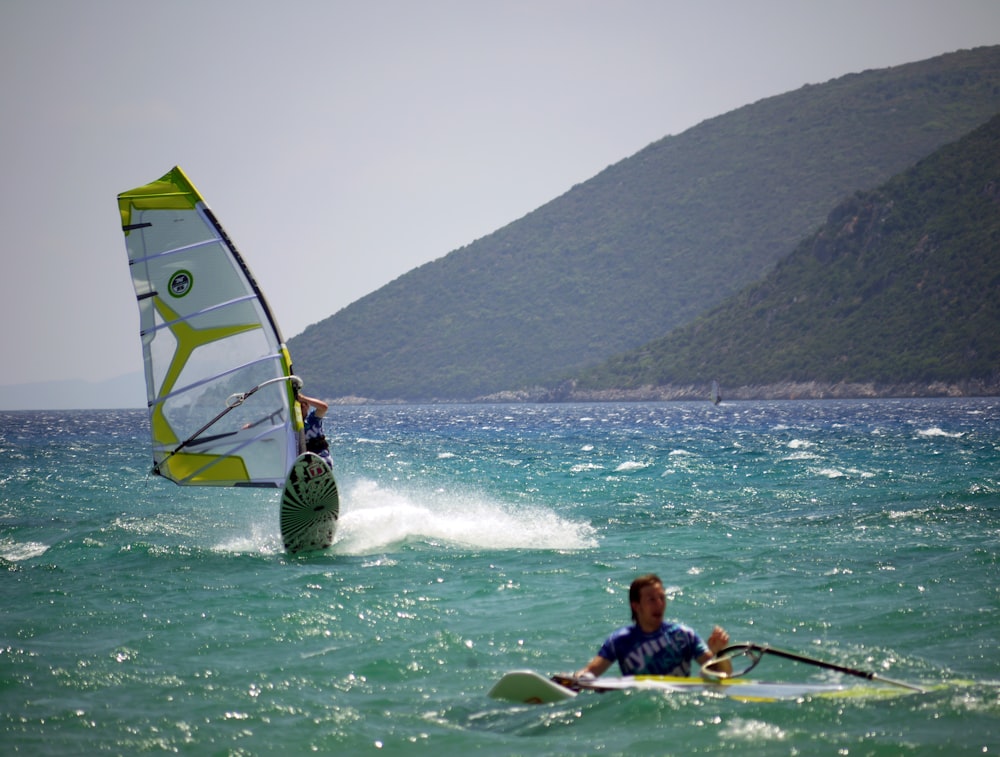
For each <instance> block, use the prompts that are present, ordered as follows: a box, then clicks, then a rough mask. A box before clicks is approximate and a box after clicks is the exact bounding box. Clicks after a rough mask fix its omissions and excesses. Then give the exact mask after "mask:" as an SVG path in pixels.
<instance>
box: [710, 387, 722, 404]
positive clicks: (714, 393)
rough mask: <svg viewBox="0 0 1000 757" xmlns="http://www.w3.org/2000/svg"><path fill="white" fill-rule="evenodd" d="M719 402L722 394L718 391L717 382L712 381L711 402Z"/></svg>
mask: <svg viewBox="0 0 1000 757" xmlns="http://www.w3.org/2000/svg"><path fill="white" fill-rule="evenodd" d="M720 402H722V395H721V394H720V393H719V382H718V381H713V382H712V404H713V405H718V404H719V403H720Z"/></svg>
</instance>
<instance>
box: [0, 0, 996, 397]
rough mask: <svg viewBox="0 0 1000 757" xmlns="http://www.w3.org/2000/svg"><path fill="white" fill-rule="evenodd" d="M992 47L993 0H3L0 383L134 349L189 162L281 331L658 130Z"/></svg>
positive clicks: (131, 359) (135, 356) (94, 365)
mask: <svg viewBox="0 0 1000 757" xmlns="http://www.w3.org/2000/svg"><path fill="white" fill-rule="evenodd" d="M998 43H1000V0H947V1H946V0H933V1H931V0H827V1H826V2H816V1H813V0H770V1H766V0H764V1H754V0H732V1H725V2H724V1H721V0H699V1H698V2H694V1H693V0H685V1H683V2H682V1H680V0H677V1H675V0H603V1H601V2H597V1H595V0H524V1H522V0H490V1H488V2H487V0H423V1H421V0H358V1H357V2H340V1H339V0H328V1H323V0H315V1H313V0H282V1H281V2H276V1H275V0H270V1H269V2H258V1H256V0H214V1H213V0H197V1H194V0H171V1H170V2H152V1H148V0H120V1H119V0H88V1H86V2H84V1H82V0H0V102H2V116H0V166H2V172H0V186H2V193H3V194H2V202H0V234H2V237H0V239H2V246H0V255H2V259H3V276H2V277H0V322H2V324H3V329H2V336H0V340H2V341H0V345H2V348H3V356H4V357H3V360H2V361H0V385H10V384H20V383H31V382H36V381H45V380H57V379H66V378H72V379H76V378H79V379H85V380H103V379H108V378H112V377H115V376H119V375H122V374H126V373H132V372H135V371H138V370H140V369H141V354H140V346H139V336H138V328H139V326H138V321H139V319H138V309H137V307H136V303H135V297H134V293H133V290H132V285H131V281H130V278H129V274H128V265H127V262H126V256H125V247H124V241H123V238H122V234H121V229H120V220H119V217H118V212H117V203H116V196H117V194H118V193H119V192H122V191H124V190H126V189H131V188H133V187H136V186H139V185H141V184H145V183H148V182H149V181H152V180H154V179H156V178H159V177H160V176H161V175H163V174H164V173H166V172H167V171H168V170H169V169H170V168H171V167H173V166H174V165H180V166H181V167H182V168H183V169H184V170H185V172H186V173H187V174H188V176H189V177H190V178H191V180H192V181H193V182H194V184H195V185H196V186H197V187H198V188H199V190H201V192H202V194H203V195H204V196H205V198H206V200H207V201H208V204H209V205H210V206H211V207H212V208H213V210H215V212H216V215H218V217H219V219H220V221H221V222H222V224H223V225H224V226H225V227H226V229H227V231H228V232H229V234H230V236H231V237H232V238H233V240H234V242H235V243H236V245H237V247H239V248H240V250H241V251H242V253H243V255H244V257H245V258H246V260H247V262H248V263H249V265H250V267H251V268H252V269H253V271H254V273H255V275H256V277H257V279H258V281H259V283H260V284H261V286H262V287H263V289H264V292H265V294H266V296H267V298H268V300H269V301H270V304H271V306H272V309H273V310H274V311H275V315H276V317H277V319H278V321H279V323H280V324H281V327H282V330H283V331H284V335H285V337H286V338H291V337H292V336H295V335H296V334H298V333H300V332H301V331H302V330H303V329H304V328H305V327H306V326H308V325H309V324H311V323H314V322H316V321H319V320H322V319H323V318H325V317H327V316H329V315H331V314H333V313H335V312H336V311H338V310H340V309H341V308H343V307H345V306H347V305H349V304H350V303H351V302H353V301H355V300H357V299H358V298H360V297H362V296H364V295H365V294H367V293H369V292H371V291H373V290H375V289H378V288H379V287H380V286H382V285H383V284H386V283H388V282H389V281H391V280H392V279H394V278H396V277H398V276H400V275H402V274H403V273H406V272H407V271H408V270H410V269H412V268H414V267H416V266H418V265H420V264H422V263H425V262H428V261H430V260H434V259H436V258H440V257H442V256H444V255H445V254H447V253H448V252H450V251H451V250H453V249H455V248H457V247H460V246H462V245H465V244H468V243H470V242H472V241H474V240H475V239H478V238H479V237H482V236H485V235H487V234H489V233H491V232H493V231H495V230H496V229H498V228H500V227H501V226H504V225H506V224H508V223H510V222H511V221H514V220H516V219H517V218H520V217H521V216H523V215H525V214H526V213H528V212H530V211H531V210H534V209H535V208H537V207H538V206H540V205H542V204H544V203H545V202H547V201H549V200H551V199H553V198H554V197H557V196H558V195H560V194H562V193H563V192H565V191H566V190H568V189H570V188H571V187H572V186H573V185H574V184H577V183H580V182H582V181H585V180H587V179H589V178H590V177H592V176H594V175H595V174H596V173H598V172H599V171H601V170H602V169H603V168H605V167H606V166H608V165H610V164H612V163H616V162H618V161H619V160H621V159H623V158H625V157H628V156H629V155H632V154H634V153H635V152H637V151H638V150H640V149H642V148H643V147H645V146H646V145H647V144H649V143H650V142H653V141H655V140H657V139H660V138H661V137H664V136H666V135H668V134H678V133H680V132H682V131H684V130H686V129H688V128H690V127H691V126H694V125H695V124H697V123H698V122H700V121H702V120H704V119H706V118H710V117H712V116H716V115H719V114H721V113H725V112H727V111H730V110H733V109H734V108H737V107H740V106H742V105H745V104H747V103H751V102H754V101H756V100H759V99H761V98H764V97H768V96H771V95H776V94H781V93H783V92H787V91H789V90H792V89H796V88H798V87H800V86H802V85H803V84H807V83H819V82H824V81H827V80H829V79H832V78H835V77H838V76H841V75H843V74H847V73H852V72H858V71H863V70H865V69H869V68H882V67H885V66H893V65H897V64H901V63H907V62H911V61H916V60H922V59H925V58H929V57H932V56H935V55H938V54H941V53H946V52H951V51H954V50H958V49H962V48H971V47H977V46H980V45H992V44H998Z"/></svg>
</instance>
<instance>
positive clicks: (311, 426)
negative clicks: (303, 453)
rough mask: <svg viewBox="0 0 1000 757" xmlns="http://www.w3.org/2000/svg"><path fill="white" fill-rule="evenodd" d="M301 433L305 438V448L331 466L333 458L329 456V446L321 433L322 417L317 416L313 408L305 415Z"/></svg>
mask: <svg viewBox="0 0 1000 757" xmlns="http://www.w3.org/2000/svg"><path fill="white" fill-rule="evenodd" d="M302 433H303V435H304V436H305V438H306V449H308V450H309V451H310V452H315V453H316V454H317V455H319V456H320V457H322V458H323V459H324V460H326V461H327V462H328V463H330V464H331V466H332V465H333V459H332V458H331V457H330V448H329V447H328V446H327V443H326V435H325V434H324V433H323V419H322V418H319V417H317V415H316V411H315V410H310V411H309V415H307V416H306V417H305V420H304V421H303V429H302Z"/></svg>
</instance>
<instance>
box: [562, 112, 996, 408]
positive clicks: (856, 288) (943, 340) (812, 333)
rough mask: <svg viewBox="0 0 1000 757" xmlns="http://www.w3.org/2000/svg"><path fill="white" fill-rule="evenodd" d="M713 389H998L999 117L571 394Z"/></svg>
mask: <svg viewBox="0 0 1000 757" xmlns="http://www.w3.org/2000/svg"><path fill="white" fill-rule="evenodd" d="M712 379H718V380H719V381H720V382H722V384H723V385H724V386H727V387H728V390H727V391H730V392H732V391H735V392H736V393H737V395H739V394H745V393H747V390H752V388H753V387H754V386H760V385H772V386H773V385H782V384H805V383H809V382H819V383H821V384H826V385H830V384H869V385H872V387H873V389H875V390H877V389H878V388H879V387H882V390H881V391H879V393H886V390H889V393H891V389H892V388H893V387H896V388H904V387H907V386H909V385H919V386H924V387H927V386H930V385H933V384H935V383H938V384H940V385H942V387H944V386H959V387H963V386H964V387H966V390H967V391H973V392H974V391H975V389H976V388H977V387H979V388H980V389H982V390H985V391H989V390H990V387H992V388H993V390H994V391H995V390H996V388H997V387H1000V116H997V117H995V118H993V119H992V120H991V121H990V122H989V123H987V124H986V125H985V126H983V127H981V128H979V129H977V130H975V131H974V132H973V133H972V134H970V135H968V136H967V137H965V138H963V139H961V140H959V141H958V142H956V143H954V144H951V145H948V146H946V147H944V148H942V149H940V150H938V151H937V152H935V153H934V154H933V155H931V156H930V157H928V158H926V159H925V160H922V161H920V162H919V163H918V164H917V165H916V166H915V167H914V168H912V169H910V170H908V171H906V172H904V173H903V174H901V175H899V176H897V177H895V178H893V179H892V180H891V181H889V182H887V183H886V184H884V185H883V186H881V187H880V188H878V189H876V190H874V191H869V192H859V193H857V194H856V195H854V196H853V197H851V198H850V199H848V200H846V201H845V202H843V203H841V204H840V205H838V206H837V207H836V208H835V209H834V210H833V211H832V212H831V213H830V216H829V219H828V220H827V223H826V224H825V225H824V226H823V227H822V228H821V229H820V230H819V231H818V232H817V233H816V234H814V235H813V236H811V237H810V238H808V239H806V240H805V241H803V242H802V243H801V244H800V245H799V246H798V247H797V248H796V249H795V251H794V252H793V253H792V254H791V255H790V256H789V257H787V258H785V259H784V260H782V261H781V262H780V263H779V264H778V266H777V267H776V268H775V270H774V271H773V272H772V273H771V274H770V275H769V276H768V277H767V278H766V279H764V280H763V281H762V282H760V283H758V284H755V285H752V286H750V287H748V288H747V289H745V290H744V291H742V292H740V293H739V294H738V295H737V296H735V297H733V298H731V299H730V300H728V301H727V302H726V303H724V304H723V305H722V306H720V307H719V308H718V309H717V310H715V311H714V312H712V313H711V314H709V315H707V316H705V317H702V318H700V319H698V320H697V321H695V322H694V323H692V324H690V325H688V326H685V327H682V328H679V329H676V330H675V331H673V332H672V333H671V334H669V335H668V336H666V337H665V338H662V339H659V340H656V341H654V342H653V343H651V344H649V345H646V346H645V347H643V348H642V349H639V350H636V351H633V352H631V353H629V354H627V355H625V356H623V357H620V358H616V359H614V360H611V361H609V362H608V363H606V364H605V365H603V366H601V367H600V368H598V369H595V370H593V371H590V372H588V373H586V374H585V375H584V377H583V378H582V379H581V380H580V381H578V382H577V388H578V389H596V388H604V389H606V388H618V389H620V388H635V387H639V386H673V387H674V388H675V390H677V389H678V388H679V387H683V386H684V385H695V386H698V385H702V386H703V387H705V389H704V391H703V396H707V385H708V383H709V382H710V381H711V380H712ZM854 391H855V392H857V390H856V389H855V390H854ZM900 393H906V390H905V389H903V390H902V391H901V392H900Z"/></svg>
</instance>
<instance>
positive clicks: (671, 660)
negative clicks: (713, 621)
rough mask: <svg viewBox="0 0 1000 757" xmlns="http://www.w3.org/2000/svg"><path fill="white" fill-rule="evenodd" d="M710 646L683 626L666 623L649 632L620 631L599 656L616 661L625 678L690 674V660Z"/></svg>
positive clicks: (633, 627) (612, 637) (639, 629)
mask: <svg viewBox="0 0 1000 757" xmlns="http://www.w3.org/2000/svg"><path fill="white" fill-rule="evenodd" d="M708 651H709V650H708V644H706V643H705V642H704V641H702V640H701V637H699V636H698V634H696V633H695V632H694V631H693V630H692V629H691V628H689V627H688V626H686V625H684V624H683V623H677V622H673V621H671V622H664V623H663V625H661V626H660V627H659V629H658V630H656V631H654V632H653V633H646V632H645V631H643V630H642V629H641V628H639V626H638V625H631V626H625V627H624V628H619V629H618V630H617V631H615V632H614V633H613V634H611V635H610V636H609V637H608V638H607V640H606V641H605V642H604V644H603V645H602V646H601V651H600V652H598V654H599V655H600V656H601V657H603V658H604V659H605V660H611V661H612V662H617V663H618V667H619V668H621V671H622V675H626V676H632V675H661V676H688V675H691V660H697V659H698V658H699V657H701V656H702V655H703V654H705V653H706V652H708Z"/></svg>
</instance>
